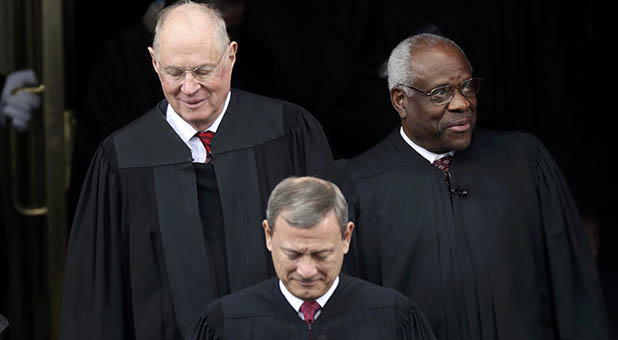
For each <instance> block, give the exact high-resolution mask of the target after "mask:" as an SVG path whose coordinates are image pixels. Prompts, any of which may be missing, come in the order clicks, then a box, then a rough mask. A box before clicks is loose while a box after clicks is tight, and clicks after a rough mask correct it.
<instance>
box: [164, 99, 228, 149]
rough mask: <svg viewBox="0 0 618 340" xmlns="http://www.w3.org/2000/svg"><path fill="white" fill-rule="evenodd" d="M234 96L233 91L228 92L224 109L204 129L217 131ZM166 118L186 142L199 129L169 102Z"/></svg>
mask: <svg viewBox="0 0 618 340" xmlns="http://www.w3.org/2000/svg"><path fill="white" fill-rule="evenodd" d="M231 97H232V92H231V91H230V92H228V93H227V97H226V98H225V104H224V105H223V111H221V114H220V115H219V117H217V119H216V120H215V121H214V122H213V123H212V124H211V125H210V126H209V127H208V128H207V129H206V130H204V131H212V132H217V129H218V128H219V125H220V124H221V120H223V116H224V115H225V112H226V111H227V106H228V105H229V103H230V98H231ZM165 119H166V120H167V122H168V123H169V124H170V125H171V126H172V128H173V129H174V131H176V133H177V134H178V136H180V138H181V139H182V140H183V141H184V142H185V143H186V142H187V141H188V140H189V139H191V138H192V137H193V136H194V135H195V133H197V132H198V131H197V130H195V128H193V126H191V125H190V124H189V123H187V122H186V121H185V120H184V119H182V117H180V115H179V114H178V113H176V111H174V109H173V108H172V106H171V105H170V104H167V111H166V115H165Z"/></svg>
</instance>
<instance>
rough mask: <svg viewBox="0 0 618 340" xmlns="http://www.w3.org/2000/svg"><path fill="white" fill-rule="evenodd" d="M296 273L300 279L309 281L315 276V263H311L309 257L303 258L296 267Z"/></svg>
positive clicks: (311, 260)
mask: <svg viewBox="0 0 618 340" xmlns="http://www.w3.org/2000/svg"><path fill="white" fill-rule="evenodd" d="M296 272H297V273H298V275H300V276H301V277H302V278H304V279H309V278H311V277H313V276H315V274H317V272H318V269H317V268H316V266H315V262H314V261H313V259H312V258H311V256H305V257H303V258H302V259H301V260H300V262H299V263H298V266H297V267H296Z"/></svg>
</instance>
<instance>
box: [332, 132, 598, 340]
mask: <svg viewBox="0 0 618 340" xmlns="http://www.w3.org/2000/svg"><path fill="white" fill-rule="evenodd" d="M341 165H342V166H343V167H344V168H346V169H347V171H348V172H349V175H350V179H351V181H352V182H353V187H354V190H355V195H354V197H353V198H352V199H351V201H352V202H351V205H352V206H353V208H352V213H353V214H354V217H353V219H354V220H355V222H356V231H355V233H356V236H357V237H358V243H359V244H360V248H361V249H360V254H361V257H362V259H361V261H360V262H361V263H362V264H363V265H364V268H362V269H364V272H365V275H366V277H367V279H368V280H369V281H371V282H374V283H378V284H381V285H384V286H386V287H392V288H394V289H396V290H398V291H400V292H402V293H404V294H405V295H407V296H408V297H409V298H410V299H411V300H412V301H414V302H415V303H416V304H417V305H418V306H419V308H421V310H422V311H423V313H424V315H425V316H426V317H427V320H428V322H429V323H430V325H431V327H432V329H433V331H434V334H435V335H436V338H437V339H501V340H502V339H528V340H530V339H557V338H560V339H608V329H607V320H606V315H605V311H604V305H603V301H602V293H601V288H600V285H599V281H598V277H597V271H596V267H595V263H594V260H593V258H592V254H591V251H590V247H589V245H588V243H587V238H586V235H585V233H584V228H583V225H582V222H581V220H580V217H579V215H578V210H577V207H576V206H575V204H574V202H573V199H572V197H571V195H570V193H569V189H568V188H567V184H566V183H565V182H564V179H563V177H562V175H561V173H560V171H559V169H558V167H557V166H556V164H555V163H554V161H553V160H552V157H551V156H550V155H549V153H548V152H547V150H546V149H545V148H544V147H543V145H542V144H541V143H540V142H539V141H538V140H537V139H536V138H535V137H533V136H530V135H527V134H523V133H517V132H505V133H498V132H492V131H489V130H483V129H480V128H477V130H475V132H474V134H473V138H472V142H471V145H470V146H469V147H468V149H467V150H465V151H461V152H457V153H456V155H455V158H454V159H453V162H452V163H451V166H450V170H449V171H450V173H451V174H452V178H451V183H452V189H453V190H456V192H457V193H456V194H451V192H449V190H448V189H447V184H446V182H445V176H444V174H443V173H442V172H441V171H440V170H438V169H437V168H436V167H434V166H433V165H432V164H430V163H429V162H428V161H427V160H425V159H424V158H422V157H421V156H420V155H419V154H418V153H416V152H415V151H414V150H413V149H412V148H411V147H409V146H408V145H407V144H406V143H405V142H404V141H403V139H402V138H401V136H400V135H399V129H397V130H396V131H395V132H393V133H392V134H391V135H390V136H389V137H387V138H386V139H385V140H384V141H382V142H381V143H380V144H378V145H377V146H375V147H374V148H372V149H370V150H369V151H367V152H366V153H364V154H362V155H360V156H358V157H356V158H353V159H351V160H348V161H345V162H341ZM600 175H601V174H600ZM466 191H467V192H466ZM361 271H363V270H361ZM361 276H362V275H361Z"/></svg>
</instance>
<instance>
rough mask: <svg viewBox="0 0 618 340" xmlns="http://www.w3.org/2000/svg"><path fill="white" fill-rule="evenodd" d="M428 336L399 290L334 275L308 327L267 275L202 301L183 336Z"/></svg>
mask: <svg viewBox="0 0 618 340" xmlns="http://www.w3.org/2000/svg"><path fill="white" fill-rule="evenodd" d="M309 333H311V339H314V340H327V339H330V340H334V339H336V340H346V339H349V340H363V339H368V340H369V339H381V340H391V339H392V340H395V339H410V340H412V339H418V340H424V339H427V340H430V339H434V337H433V334H432V332H431V329H430V327H429V325H428V324H427V322H426V321H425V318H424V317H423V315H422V313H421V311H419V309H418V308H417V307H416V306H415V305H414V304H412V303H411V302H409V300H408V299H407V298H406V297H405V296H403V295H402V294H400V293H398V292H396V291H394V290H392V289H387V288H383V287H379V286H376V285H373V284H371V283H369V282H367V281H363V280H360V279H357V278H353V277H350V276H347V275H345V274H341V275H340V281H339V285H338V286H337V288H336V289H335V291H334V293H333V295H332V296H331V297H330V299H329V300H328V302H327V303H326V305H325V306H324V307H323V308H322V309H321V312H320V314H319V316H318V318H317V319H316V320H315V322H314V323H313V324H312V325H311V329H310V330H309V328H308V326H307V324H306V323H305V321H303V320H301V319H300V318H299V316H298V312H297V311H295V310H294V309H293V308H292V306H291V305H290V304H289V303H288V301H287V300H286V299H285V297H284V296H283V294H282V293H281V289H280V288H279V279H278V278H273V279H270V280H267V281H264V282H262V283H259V284H257V285H255V286H252V287H250V288H247V289H245V290H241V291H239V292H237V293H235V294H231V295H227V296H224V297H223V298H221V299H218V300H215V301H214V302H212V303H211V304H209V305H208V306H206V307H205V308H204V309H203V310H202V312H201V313H200V315H199V318H198V320H197V322H196V326H195V328H194V330H193V333H192V334H191V335H190V336H189V337H188V338H187V339H188V340H219V339H227V340H251V339H255V340H258V339H260V340H261V339H269V340H271V339H272V340H294V339H299V340H300V339H309Z"/></svg>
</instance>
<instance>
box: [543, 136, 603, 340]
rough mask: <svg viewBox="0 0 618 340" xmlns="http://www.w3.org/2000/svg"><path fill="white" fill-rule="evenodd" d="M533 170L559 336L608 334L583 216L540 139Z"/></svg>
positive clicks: (581, 337) (580, 336) (583, 336)
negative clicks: (539, 202)
mask: <svg viewBox="0 0 618 340" xmlns="http://www.w3.org/2000/svg"><path fill="white" fill-rule="evenodd" d="M535 170H536V173H535V176H536V181H537V190H538V194H539V197H540V201H541V214H542V219H543V227H544V233H545V242H546V251H547V261H548V267H549V270H548V272H549V276H550V282H551V290H552V291H551V295H552V297H551V300H552V302H553V306H552V307H553V315H554V318H553V319H554V320H553V321H554V323H555V325H554V329H556V331H557V334H555V335H556V338H560V339H609V329H608V321H607V316H606V312H605V306H604V301H603V297H602V291H601V285H600V282H599V278H598V274H597V269H596V265H595V261H594V259H593V256H592V252H591V249H590V245H589V243H588V238H587V235H586V233H585V230H584V225H583V222H582V220H581V217H580V216H579V213H578V210H577V206H576V205H575V201H574V199H573V198H572V196H571V193H570V191H569V189H568V187H567V184H566V182H565V180H564V178H563V176H562V174H561V172H560V170H559V169H558V166H557V165H556V164H555V162H554V160H553V159H552V157H551V155H550V154H549V152H548V151H547V150H546V149H545V147H544V146H543V145H542V144H541V143H538V148H537V162H536V169H535Z"/></svg>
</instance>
